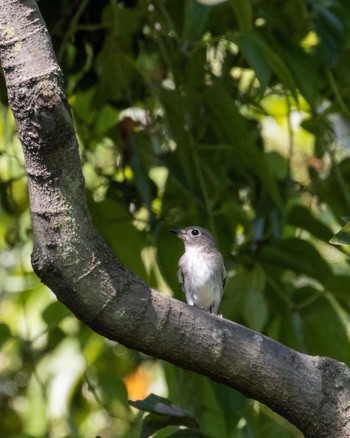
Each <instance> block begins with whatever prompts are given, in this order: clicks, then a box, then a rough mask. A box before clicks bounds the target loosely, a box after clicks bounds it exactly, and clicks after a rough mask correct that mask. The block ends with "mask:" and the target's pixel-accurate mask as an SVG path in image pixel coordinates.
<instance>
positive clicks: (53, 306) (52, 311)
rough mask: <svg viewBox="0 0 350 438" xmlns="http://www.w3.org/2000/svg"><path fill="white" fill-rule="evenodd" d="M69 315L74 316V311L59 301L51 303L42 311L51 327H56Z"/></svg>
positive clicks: (43, 316)
mask: <svg viewBox="0 0 350 438" xmlns="http://www.w3.org/2000/svg"><path fill="white" fill-rule="evenodd" d="M68 316H72V312H71V311H70V310H69V309H68V308H67V307H66V306H65V305H63V304H62V303H60V302H59V301H54V302H53V303H50V304H49V305H48V306H47V307H46V309H44V311H43V312H42V318H43V320H44V321H45V323H46V324H47V325H48V326H49V327H56V326H57V325H58V324H59V323H60V322H61V321H62V320H63V319H65V318H67V317H68Z"/></svg>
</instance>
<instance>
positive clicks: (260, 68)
mask: <svg viewBox="0 0 350 438" xmlns="http://www.w3.org/2000/svg"><path fill="white" fill-rule="evenodd" d="M252 35H253V34H252V33H244V34H242V35H239V36H235V37H234V38H232V39H233V41H234V42H235V43H236V44H238V45H239V48H240V49H241V51H242V54H243V56H244V58H245V59H246V60H247V62H248V64H250V65H251V67H252V69H253V70H254V72H255V74H256V77H257V79H258V81H259V84H260V92H261V95H262V94H263V93H264V91H265V90H266V88H267V86H268V85H269V82H270V79H271V68H270V67H269V65H268V63H267V62H266V60H265V58H264V57H263V56H262V53H261V51H260V49H259V47H258V45H257V44H256V41H255V38H253V36H252Z"/></svg>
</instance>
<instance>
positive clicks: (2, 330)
mask: <svg viewBox="0 0 350 438" xmlns="http://www.w3.org/2000/svg"><path fill="white" fill-rule="evenodd" d="M11 337H12V334H11V330H10V328H9V326H8V325H7V324H4V323H1V324H0V347H1V345H3V344H4V343H5V342H6V341H7V340H8V339H10V338H11Z"/></svg>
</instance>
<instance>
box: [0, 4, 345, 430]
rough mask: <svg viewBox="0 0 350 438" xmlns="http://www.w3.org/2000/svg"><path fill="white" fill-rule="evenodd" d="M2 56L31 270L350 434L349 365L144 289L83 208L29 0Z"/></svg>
mask: <svg viewBox="0 0 350 438" xmlns="http://www.w3.org/2000/svg"><path fill="white" fill-rule="evenodd" d="M0 61H1V63H2V68H3V72H4V75H5V79H6V85H7V89H8V97H9V102H10V105H11V108H12V110H13V113H14V115H15V119H16V123H17V127H18V132H19V137H20V139H21V142H22V145H23V151H24V156H25V166H26V172H27V176H28V185H29V195H30V204H31V217H32V224H33V234H34V250H33V255H32V263H33V268H34V270H35V272H36V273H37V275H38V276H39V277H40V278H41V279H42V281H43V282H44V283H45V284H46V285H47V286H48V287H50V288H51V290H52V291H53V292H54V293H55V294H56V295H57V298H58V299H59V300H60V301H62V302H63V303H65V305H66V306H67V307H68V308H69V309H70V310H71V311H72V312H73V313H74V314H75V315H76V316H77V317H78V318H79V319H80V320H81V321H83V322H85V323H86V324H87V325H88V326H90V327H91V328H92V329H94V330H95V331H96V332H98V333H100V334H101V335H103V336H105V337H107V338H109V339H112V340H115V341H118V342H120V343H121V344H123V345H126V346H128V347H130V348H133V349H136V350H139V351H142V352H144V353H147V354H149V355H152V356H155V357H158V358H161V359H164V360H167V361H169V362H171V363H173V364H176V365H178V366H181V367H183V368H186V369H190V370H192V371H195V372H197V373H200V374H203V375H205V376H208V377H210V378H211V379H213V380H215V381H217V382H221V383H224V384H226V385H228V386H230V387H232V388H234V389H237V390H239V391H241V392H242V393H243V394H245V395H247V396H248V397H251V398H254V399H256V400H259V401H261V402H263V403H265V404H266V405H267V406H269V407H270V408H271V409H273V410H275V411H276V412H278V413H279V414H280V415H282V416H283V417H285V418H287V419H288V420H289V421H290V422H291V423H293V424H294V425H295V426H297V427H298V428H299V429H300V430H301V431H302V432H303V433H304V434H305V436H307V437H327V438H331V437H348V436H349V437H350V370H349V369H348V368H347V367H346V366H345V364H343V363H340V362H337V361H335V360H332V359H329V358H324V357H312V356H308V355H305V354H301V353H298V352H296V351H293V350H291V349H289V348H287V347H285V346H283V345H281V344H279V343H277V342H275V341H273V340H271V339H269V338H267V337H265V336H262V335H260V334H258V333H255V332H253V331H252V330H249V329H247V328H244V327H242V326H240V325H238V324H235V323H233V322H231V321H228V320H225V319H223V318H219V317H217V316H214V315H211V314H209V313H207V312H203V311H201V310H199V309H196V308H193V307H190V306H188V305H186V304H184V303H182V302H179V301H176V300H174V299H171V298H169V297H166V296H163V295H161V294H159V293H158V292H156V291H154V290H151V289H150V288H149V287H148V286H147V285H146V284H145V283H144V282H142V281H141V280H140V279H138V278H137V277H135V276H134V275H133V274H132V273H130V272H129V271H128V270H127V269H126V268H125V267H124V266H122V265H121V263H120V262H118V261H117V260H116V259H115V257H114V255H113V254H112V252H111V251H110V249H109V248H108V247H107V246H106V244H105V243H104V242H103V241H102V239H101V238H100V237H99V235H98V234H97V233H96V231H95V229H94V227H93V225H92V222H91V218H90V216H89V213H88V210H87V204H86V199H85V193H84V180H83V176H82V172H81V164H80V159H79V154H78V145H77V140H76V138H75V134H74V128H73V124H72V119H71V115H70V110H69V107H68V104H67V101H66V98H65V95H64V90H63V78H62V73H61V70H60V68H59V66H58V65H57V62H56V59H55V55H54V52H53V48H52V45H51V41H50V38H49V35H48V33H47V30H46V27H45V23H44V21H43V19H42V17H41V15H40V12H39V10H38V7H37V4H36V2H35V1H34V0H12V1H11V2H2V4H1V8H0Z"/></svg>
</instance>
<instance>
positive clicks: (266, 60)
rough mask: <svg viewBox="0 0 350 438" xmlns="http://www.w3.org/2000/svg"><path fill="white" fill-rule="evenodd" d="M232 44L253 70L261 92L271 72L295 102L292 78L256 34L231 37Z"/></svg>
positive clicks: (283, 64)
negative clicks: (237, 46)
mask: <svg viewBox="0 0 350 438" xmlns="http://www.w3.org/2000/svg"><path fill="white" fill-rule="evenodd" d="M231 39H232V41H233V42H235V43H236V44H238V45H239V47H240V48H241V50H242V54H243V56H244V57H245V58H246V60H247V61H248V63H249V64H250V65H251V66H252V68H253V69H254V71H255V73H256V75H257V78H258V79H259V82H260V85H261V87H262V90H264V89H265V88H266V86H267V84H268V80H269V74H270V73H269V71H273V72H274V73H275V74H276V75H277V76H278V78H279V80H280V81H281V82H282V84H284V85H285V86H286V88H287V89H288V90H289V91H290V92H291V93H292V95H293V96H294V98H295V99H296V100H297V99H298V97H297V89H296V83H295V81H294V78H293V76H292V74H291V72H290V70H289V68H288V67H287V65H286V64H285V63H284V61H283V60H282V59H281V58H280V57H279V56H278V55H277V53H276V51H275V50H274V49H273V48H272V47H270V46H269V45H268V44H267V43H266V42H265V41H264V40H263V39H262V38H261V37H260V36H259V35H258V34H256V33H255V32H253V31H250V32H245V33H243V34H241V35H239V36H236V35H232V34H231Z"/></svg>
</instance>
